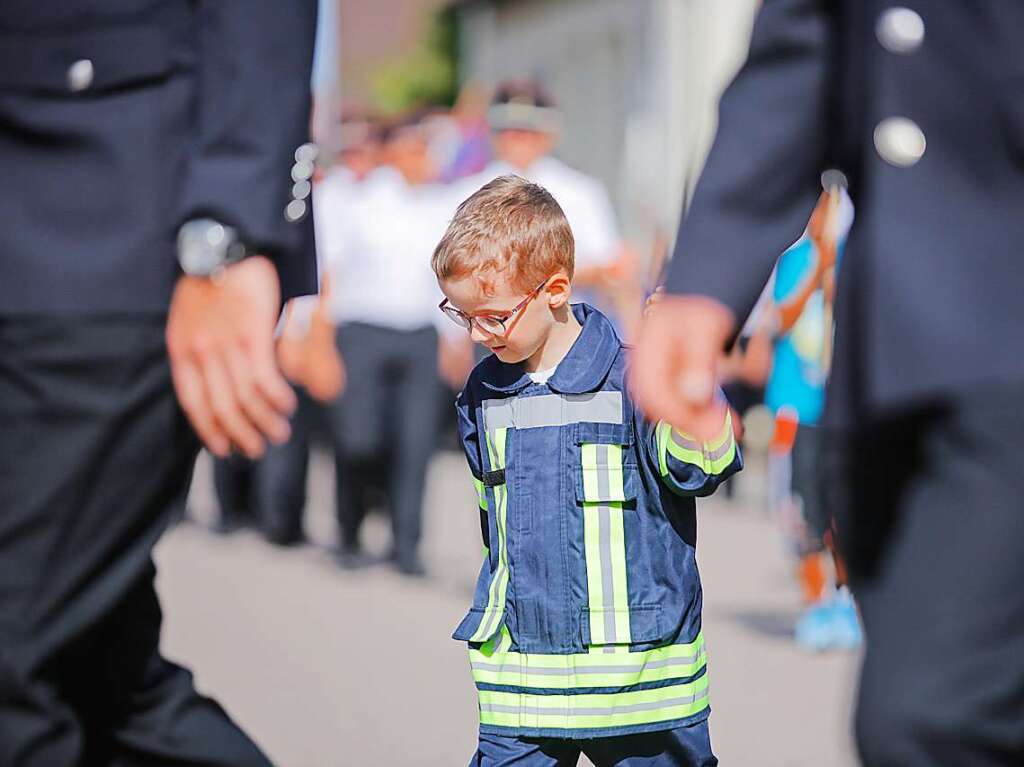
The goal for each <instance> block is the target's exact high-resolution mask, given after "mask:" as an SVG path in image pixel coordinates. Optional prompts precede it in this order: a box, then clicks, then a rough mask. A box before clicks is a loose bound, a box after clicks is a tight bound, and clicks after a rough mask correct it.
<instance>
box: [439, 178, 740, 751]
mask: <svg viewBox="0 0 1024 767" xmlns="http://www.w3.org/2000/svg"><path fill="white" fill-rule="evenodd" d="M432 265H433V268H434V272H435V273H436V274H437V277H438V281H439V283H440V285H441V289H442V290H443V291H444V294H445V296H446V297H447V298H446V299H445V300H444V301H443V302H442V303H441V309H442V311H444V312H445V314H447V315H448V316H449V317H450V318H451V319H452V320H454V321H455V322H457V323H459V324H460V325H462V326H463V327H465V328H466V329H467V330H468V331H469V332H470V334H471V336H472V338H473V340H474V341H476V342H478V343H481V344H483V345H485V346H486V347H487V348H488V349H489V350H490V351H491V352H493V354H492V355H491V356H489V357H487V358H486V359H484V360H483V361H482V362H481V363H480V364H479V365H477V367H476V369H475V370H474V371H473V373H472V375H471V376H470V378H469V381H468V382H467V384H466V387H465V389H464V391H463V392H462V394H461V395H460V397H459V400H458V403H457V407H458V415H459V426H460V435H461V438H462V444H463V447H464V449H465V452H466V457H467V459H468V461H469V467H470V470H471V472H472V474H473V478H474V481H475V484H476V487H477V490H478V493H479V498H480V524H481V529H482V533H483V540H484V546H485V548H486V558H485V561H484V565H483V567H482V569H481V571H480V577H479V579H478V581H477V586H476V594H475V597H474V600H473V606H472V607H471V608H470V610H469V613H468V614H467V615H466V617H465V619H464V620H463V621H462V623H461V624H460V625H459V627H458V628H457V629H456V630H455V634H454V638H455V639H458V640H463V641H466V642H468V643H469V648H470V663H471V667H472V672H473V678H474V680H475V682H476V686H477V690H478V693H479V703H480V739H479V747H478V750H477V753H476V755H475V757H474V759H473V762H472V764H473V765H478V766H480V767H483V766H486V767H498V766H499V765H512V764H515V765H517V767H518V766H521V767H534V766H537V767H539V766H541V765H552V766H555V765H558V766H561V765H575V764H576V763H577V761H578V759H579V756H580V754H581V753H585V754H586V755H587V756H588V757H589V758H590V759H591V760H592V761H593V762H594V763H595V764H596V765H598V767H604V766H605V765H623V767H625V765H641V764H643V765H687V766H688V767H689V766H690V765H701V766H703V765H715V764H717V763H718V762H717V759H716V758H715V757H714V755H713V754H712V752H711V744H710V740H709V738H708V728H707V717H708V713H709V708H708V697H707V687H708V683H707V676H706V675H705V666H706V656H705V652H704V640H703V638H702V636H701V588H700V579H699V577H698V574H697V566H696V561H695V558H694V546H695V544H696V517H695V513H694V512H695V506H694V496H704V495H708V494H710V493H711V492H713V491H714V489H715V488H716V487H717V486H718V485H719V484H720V483H721V482H722V481H723V480H724V479H726V478H727V477H728V476H730V475H731V474H733V473H735V472H736V471H738V470H739V469H740V467H741V459H740V454H739V451H738V449H737V447H736V443H735V440H734V438H733V433H732V424H731V420H730V417H729V415H728V410H727V408H726V407H725V406H724V403H723V407H722V428H721V431H720V433H719V434H718V436H717V437H716V438H714V439H712V440H711V441H710V442H707V443H700V442H697V441H696V440H694V439H692V438H690V437H688V436H686V435H684V434H680V433H678V432H676V431H674V430H673V429H672V428H671V427H670V426H669V425H668V424H664V423H657V424H654V423H649V422H647V421H645V420H644V418H643V416H642V415H641V414H640V413H637V412H636V411H635V410H634V408H633V404H632V403H631V402H630V399H629V396H628V394H627V391H626V378H625V368H626V354H625V349H624V347H623V345H622V342H621V341H620V340H619V339H618V337H617V336H616V335H615V331H614V330H613V329H612V326H611V324H610V323H609V321H608V320H607V319H606V318H605V317H604V316H603V315H602V314H600V312H597V311H596V310H594V309H592V308H591V307H589V306H587V305H586V304H577V305H574V306H570V305H569V297H570V295H571V292H572V274H573V236H572V231H571V230H570V228H569V225H568V223H567V222H566V219H565V216H564V214H563V213H562V210H561V208H560V207H559V206H558V203H557V202H555V200H554V198H553V197H552V196H551V195H550V194H548V192H547V191H545V190H544V189H543V188H542V187H540V186H538V185H536V184H532V183H530V182H528V181H525V180H523V179H521V178H518V177H515V176H502V177H500V178H497V179H495V180H494V181H492V182H490V183H489V184H487V185H485V186H484V187H483V188H481V189H480V190H479V191H477V192H476V193H475V194H473V195H472V196H471V197H470V198H469V199H467V200H466V201H465V202H463V203H462V205H460V206H459V209H458V211H457V212H456V214H455V217H454V218H453V220H452V222H451V224H450V226H449V227H448V231H447V232H446V233H445V235H444V238H443V239H442V240H441V242H440V244H439V245H438V246H437V249H436V250H435V252H434V257H433V261H432Z"/></svg>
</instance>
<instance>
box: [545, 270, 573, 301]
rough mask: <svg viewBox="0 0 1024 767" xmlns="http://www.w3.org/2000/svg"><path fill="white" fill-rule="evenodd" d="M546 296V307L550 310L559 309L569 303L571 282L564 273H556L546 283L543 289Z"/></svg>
mask: <svg viewBox="0 0 1024 767" xmlns="http://www.w3.org/2000/svg"><path fill="white" fill-rule="evenodd" d="M545 290H546V292H547V294H548V306H550V307H551V308H552V309H561V308H562V307H563V306H565V305H567V304H568V303H569V298H570V297H571V296H572V280H570V279H569V276H568V275H567V274H566V273H565V272H557V273H556V274H555V276H554V277H552V278H551V279H550V280H549V281H548V286H547V288H546V289H545Z"/></svg>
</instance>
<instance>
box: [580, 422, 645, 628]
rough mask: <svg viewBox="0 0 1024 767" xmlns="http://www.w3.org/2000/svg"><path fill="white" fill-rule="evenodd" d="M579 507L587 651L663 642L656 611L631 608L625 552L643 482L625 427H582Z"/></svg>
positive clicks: (631, 433) (596, 425)
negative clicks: (597, 648)
mask: <svg viewBox="0 0 1024 767" xmlns="http://www.w3.org/2000/svg"><path fill="white" fill-rule="evenodd" d="M576 445H577V448H578V453H579V468H578V469H577V470H576V501H577V504H578V505H579V507H580V511H581V513H582V515H583V543H584V547H583V548H584V555H585V560H586V571H587V605H586V607H584V608H582V613H583V614H582V616H581V621H580V626H581V630H582V634H583V642H584V644H586V645H590V646H594V645H608V646H613V645H630V644H635V643H640V642H649V641H652V640H654V639H656V638H657V637H659V636H660V634H661V632H660V626H659V612H660V608H659V606H657V605H631V604H630V600H629V576H628V570H627V565H626V561H627V560H626V546H627V545H628V544H629V541H628V540H627V538H628V537H629V533H630V531H636V530H637V526H636V525H632V524H630V521H631V520H630V518H629V515H632V514H635V513H636V511H635V508H636V498H637V493H638V487H637V483H638V482H639V476H638V470H637V466H636V462H635V458H634V456H635V452H634V450H633V431H632V429H631V428H630V424H629V422H628V421H627V422H626V423H624V424H578V425H577V427H576Z"/></svg>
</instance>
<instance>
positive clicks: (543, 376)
mask: <svg viewBox="0 0 1024 767" xmlns="http://www.w3.org/2000/svg"><path fill="white" fill-rule="evenodd" d="M557 368H558V365H555V367H553V368H548V369H547V370H535V371H533V372H532V373H527V374H526V375H528V376H530V380H531V381H533V382H534V383H535V384H546V383H547V382H548V379H549V378H551V376H553V375H554V374H555V370H556V369H557Z"/></svg>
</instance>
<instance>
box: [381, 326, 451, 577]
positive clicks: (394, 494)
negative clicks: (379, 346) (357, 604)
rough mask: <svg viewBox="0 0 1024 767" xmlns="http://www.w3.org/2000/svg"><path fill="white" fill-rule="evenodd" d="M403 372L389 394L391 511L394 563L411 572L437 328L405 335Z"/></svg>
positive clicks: (415, 566) (432, 403)
mask: <svg viewBox="0 0 1024 767" xmlns="http://www.w3.org/2000/svg"><path fill="white" fill-rule="evenodd" d="M402 349H403V355H404V360H405V366H404V371H403V373H402V375H401V377H400V379H399V382H398V387H397V389H396V394H395V402H394V409H395V416H396V421H395V440H394V445H393V448H392V449H393V455H394V460H393V461H392V464H391V470H392V478H391V511H392V524H393V529H394V536H395V557H396V561H397V564H398V567H399V568H400V569H402V570H404V571H406V572H409V573H410V574H417V573H418V572H419V571H420V569H421V565H420V564H419V561H418V554H417V549H418V547H419V542H420V534H421V530H422V518H423V495H424V491H425V489H426V479H427V468H428V465H429V463H430V458H431V456H432V455H433V454H434V450H435V447H436V445H437V439H438V430H439V428H440V423H439V420H438V416H439V413H438V410H437V398H438V396H439V394H440V390H441V386H442V384H441V379H440V377H439V375H438V372H437V333H436V331H434V330H433V329H432V328H430V329H426V330H421V331H416V332H414V333H407V334H405V338H403V340H402Z"/></svg>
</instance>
